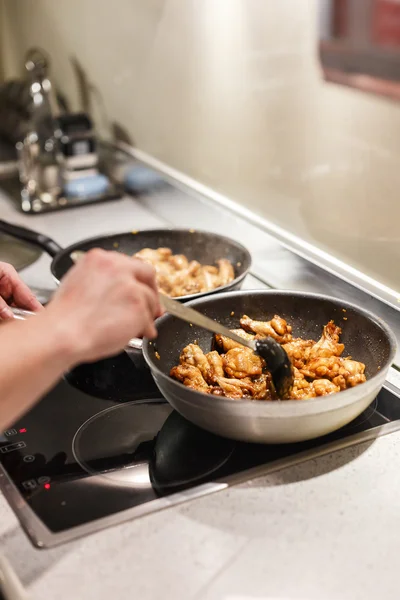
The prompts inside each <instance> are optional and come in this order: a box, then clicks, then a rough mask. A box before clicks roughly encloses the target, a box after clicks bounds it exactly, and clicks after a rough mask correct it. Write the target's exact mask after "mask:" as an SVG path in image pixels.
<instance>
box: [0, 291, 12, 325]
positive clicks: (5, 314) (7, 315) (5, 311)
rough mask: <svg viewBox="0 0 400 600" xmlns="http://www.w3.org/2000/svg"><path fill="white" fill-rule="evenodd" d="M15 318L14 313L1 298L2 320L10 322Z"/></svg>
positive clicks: (0, 312)
mask: <svg viewBox="0 0 400 600" xmlns="http://www.w3.org/2000/svg"><path fill="white" fill-rule="evenodd" d="M13 318H14V315H13V313H12V310H11V309H10V307H9V306H8V304H7V302H6V301H5V300H4V299H3V298H1V296H0V320H2V321H9V320H10V319H13Z"/></svg>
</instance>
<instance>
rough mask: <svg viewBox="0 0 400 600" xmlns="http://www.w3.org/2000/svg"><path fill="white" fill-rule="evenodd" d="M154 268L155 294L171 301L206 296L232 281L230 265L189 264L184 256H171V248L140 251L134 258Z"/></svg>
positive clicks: (223, 262) (218, 262) (222, 263)
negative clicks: (207, 293)
mask: <svg viewBox="0 0 400 600" xmlns="http://www.w3.org/2000/svg"><path fill="white" fill-rule="evenodd" d="M134 256H135V257H136V258H139V259H141V260H144V261H146V262H148V263H150V264H151V265H153V267H154V268H155V271H156V280H157V286H158V288H159V291H160V292H161V293H163V294H166V295H167V296H171V297H172V298H177V297H179V296H186V295H189V294H198V293H201V292H209V291H211V290H214V289H215V288H217V287H220V286H222V285H226V284H228V283H230V282H231V281H233V280H234V279H235V272H234V269H233V266H232V264H231V263H230V261H229V260H227V259H226V258H222V259H219V260H217V261H216V265H218V266H216V265H201V264H200V263H199V262H198V261H197V260H192V261H190V262H189V260H188V259H187V257H186V256H185V255H184V254H172V250H171V248H157V249H153V248H143V249H142V250H140V251H139V252H136V254H134Z"/></svg>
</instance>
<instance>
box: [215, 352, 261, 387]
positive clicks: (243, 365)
mask: <svg viewBox="0 0 400 600" xmlns="http://www.w3.org/2000/svg"><path fill="white" fill-rule="evenodd" d="M223 364H224V370H225V372H226V373H227V375H229V377H235V378H237V379H244V378H245V377H255V376H258V375H261V373H262V370H263V367H264V366H265V361H264V360H263V359H262V358H261V357H260V356H258V355H257V354H254V352H253V351H252V350H250V348H243V347H241V348H232V350H229V351H228V352H227V353H226V354H225V356H224V357H223Z"/></svg>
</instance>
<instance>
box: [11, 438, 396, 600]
mask: <svg viewBox="0 0 400 600" xmlns="http://www.w3.org/2000/svg"><path fill="white" fill-rule="evenodd" d="M399 461H400V434H392V435H389V436H386V437H384V438H381V439H379V440H377V441H375V442H373V443H370V444H362V445H359V446H356V447H353V448H351V449H347V450H343V451H338V452H336V453H334V454H331V455H327V456H325V457H322V458H319V459H318V460H310V461H308V462H305V463H302V464H301V465H298V466H296V467H292V468H288V469H285V470H282V471H280V472H277V473H275V474H271V475H269V476H267V477H264V478H259V479H257V480H254V481H250V482H248V483H247V484H245V485H241V486H237V487H233V488H230V489H228V490H226V491H222V492H219V493H217V494H214V495H212V496H207V497H204V498H202V499H198V500H195V501H193V502H190V503H187V504H184V505H181V506H179V507H175V508H171V509H167V510H164V511H161V512H159V513H154V514H152V515H151V516H148V517H144V518H141V519H138V520H136V521H131V522H129V523H125V524H122V525H120V526H117V527H114V528H112V529H108V530H104V531H102V532H100V533H97V534H95V535H92V536H89V537H86V538H84V539H82V540H79V541H77V542H73V543H70V544H67V545H64V546H61V547H59V548H55V549H52V550H35V549H34V548H33V547H32V546H31V545H30V543H29V542H28V540H27V538H26V537H25V535H24V534H23V533H22V530H21V528H20V527H19V524H18V522H17V520H16V518H15V516H14V514H13V513H12V511H11V509H10V508H9V507H8V505H7V504H6V502H5V500H4V499H2V498H0V546H1V548H2V550H3V551H4V552H5V554H6V556H7V557H8V558H9V560H10V561H11V562H12V564H13V566H14V568H15V570H16V572H17V574H18V575H19V577H20V578H21V580H22V582H23V583H24V585H26V587H27V589H28V591H29V592H30V594H31V597H32V598H35V599H36V598H37V599H38V600H39V599H43V600H47V599H48V600H54V599H55V598H57V599H58V600H70V599H71V598H79V599H81V598H82V599H85V600H92V599H93V600H94V599H96V600H102V599H106V598H110V597H116V598H121V599H125V598H127V599H128V598H129V599H131V598H140V599H141V600H155V599H158V598H168V599H169V598H171V599H173V600H272V599H278V598H279V599H280V600H291V599H293V600H294V599H296V600H297V599H298V600H300V599H301V600H339V599H340V600H369V599H371V600H372V599H375V598H385V600H390V599H393V600H394V599H396V600H397V598H398V596H399V591H398V585H399V583H398V538H399V530H400V513H399V507H398V496H399V493H400V475H399V469H398V465H399ZM398 528H399V529H398Z"/></svg>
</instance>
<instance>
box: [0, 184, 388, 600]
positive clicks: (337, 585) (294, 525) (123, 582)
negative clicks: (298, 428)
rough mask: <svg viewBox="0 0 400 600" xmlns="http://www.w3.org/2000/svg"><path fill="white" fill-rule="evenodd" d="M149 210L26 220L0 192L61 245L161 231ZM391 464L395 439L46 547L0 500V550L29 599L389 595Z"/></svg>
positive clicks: (323, 599)
mask: <svg viewBox="0 0 400 600" xmlns="http://www.w3.org/2000/svg"><path fill="white" fill-rule="evenodd" d="M149 206H150V205H149V202H147V203H146V202H145V201H143V202H141V201H138V200H132V199H130V198H124V199H122V200H120V201H117V202H111V203H108V204H103V205H97V206H91V207H85V208H83V207H82V208H80V209H74V210H69V211H63V212H60V213H53V214H47V215H40V216H35V217H30V216H25V215H21V214H19V213H17V212H16V211H15V209H14V207H13V206H12V204H11V203H9V202H8V201H7V199H6V198H4V196H3V197H2V198H1V197H0V207H1V215H2V217H4V218H5V219H9V220H11V221H13V222H19V223H20V224H24V225H27V226H29V225H30V226H31V227H34V228H36V229H38V230H39V231H42V232H43V233H47V234H48V235H52V236H53V237H54V238H55V239H56V240H57V241H58V242H60V243H61V244H68V243H72V242H74V241H76V240H79V239H82V238H84V237H89V236H91V235H96V234H101V233H105V232H109V231H110V232H111V231H123V230H127V229H128V230H129V229H130V228H132V229H140V228H144V227H146V228H149V227H162V226H165V224H166V222H167V219H165V218H163V217H162V216H161V217H160V216H159V214H160V213H157V211H153V210H149ZM163 206H164V210H165V204H164V205H163ZM160 212H162V211H161V210H160ZM184 212H185V211H183V213H184ZM207 218H208V219H209V218H210V216H209V214H208V215H207ZM200 220H201V219H199V221H200ZM172 221H174V219H173V218H172ZM177 221H178V222H179V225H181V226H184V223H182V222H180V221H179V219H177ZM174 223H175V221H174ZM196 224H197V222H196ZM198 226H200V225H199V224H198ZM236 226H237V227H238V229H240V231H241V232H243V228H242V226H241V224H240V223H238V222H237V220H236ZM232 227H233V226H232ZM232 231H233V229H232V228H230V229H229V232H230V235H232ZM243 235H244V234H243V233H242V234H241V236H242V237H240V236H238V237H237V239H243ZM247 238H248V239H247V242H248V243H247V245H250V246H251V247H250V250H251V251H252V253H253V256H254V255H255V257H256V260H255V262H256V263H257V262H258V263H261V261H262V257H263V255H264V258H265V249H268V251H269V252H270V253H271V252H275V256H276V257H278V256H279V251H278V250H277V249H276V247H273V245H272V242H270V241H266V240H265V239H264V238H263V239H261V238H260V236H259V235H258V237H257V236H256V237H255V238H254V236H251V235H250V234H249V233H248V235H247ZM250 238H251V239H250ZM243 241H245V240H243ZM284 252H286V251H284ZM49 264H50V259H49V258H48V257H46V256H42V257H41V258H40V259H39V260H38V261H37V262H36V263H35V264H34V265H32V266H31V267H29V268H28V269H26V270H25V271H23V273H22V275H23V278H24V279H25V280H26V281H27V282H28V283H29V284H30V285H34V286H37V287H45V288H49V289H53V288H54V282H53V280H52V278H51V275H50V272H49ZM281 266H282V265H281ZM281 271H282V269H281ZM250 282H251V283H250V284H249V283H248V284H247V285H253V284H254V285H255V284H256V283H257V280H255V279H254V280H250ZM399 459H400V434H396V433H395V434H391V435H388V436H385V437H383V438H379V439H377V440H375V441H374V442H370V443H367V444H360V445H358V446H355V447H353V448H349V449H346V450H342V451H338V452H336V453H334V454H330V455H327V456H324V457H321V458H319V459H316V460H309V461H307V462H304V463H302V464H300V465H298V466H296V467H291V468H287V469H284V470H281V471H279V472H277V473H274V474H270V475H268V476H266V477H263V478H259V479H256V480H254V481H250V482H248V483H247V484H245V485H240V486H237V487H233V488H229V489H227V490H225V491H222V492H219V493H217V494H215V495H212V496H207V497H204V498H202V499H198V500H194V501H192V502H189V503H187V504H183V505H180V506H178V507H174V508H170V509H168V510H164V511H161V512H159V513H153V514H152V515H150V516H148V517H143V518H141V519H138V520H136V521H131V522H129V523H124V524H122V525H119V526H117V527H114V528H111V529H107V530H103V531H102V532H100V533H97V534H95V535H92V536H89V537H86V538H84V539H82V540H78V541H76V542H73V543H70V544H66V545H63V546H61V547H59V548H55V549H52V550H36V549H34V548H33V547H32V546H31V544H30V542H29V541H28V540H27V538H26V537H25V535H24V533H23V532H22V530H21V528H20V526H19V523H18V521H17V519H16V517H15V516H14V513H13V512H12V511H11V509H10V508H9V506H8V504H7V503H6V501H5V499H4V498H3V497H2V496H0V548H1V551H2V552H4V554H5V555H6V556H7V557H8V558H9V560H10V561H11V563H12V565H13V566H14V568H15V570H16V572H17V574H18V576H19V577H20V578H21V580H22V582H23V584H24V585H25V586H26V588H27V590H28V592H29V593H30V595H31V597H32V598H33V599H36V598H37V599H38V600H39V599H44V600H47V599H49V600H54V598H57V599H58V600H64V599H65V600H67V599H68V600H70V599H71V598H79V599H81V598H82V599H85V600H91V599H93V600H94V599H96V600H102V599H103V598H104V599H106V598H109V597H114V596H115V597H118V598H121V599H125V598H129V599H131V598H140V599H141V600H153V599H158V598H168V599H169V598H171V599H173V600H181V599H182V600H192V599H193V600H267V599H268V600H273V599H277V598H279V599H280V600H290V599H301V600H317V599H318V600H338V599H345V600H347V599H348V600H350V599H351V600H358V599H362V600H369V599H375V598H377V597H382V598H385V599H391V598H393V599H395V598H396V600H397V598H398V595H399V593H398V566H397V562H398V559H397V554H398V552H397V550H398V532H397V526H399V530H400V511H399V509H398V495H399V493H400V475H399V469H398V465H399ZM398 515H399V516H398Z"/></svg>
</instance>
